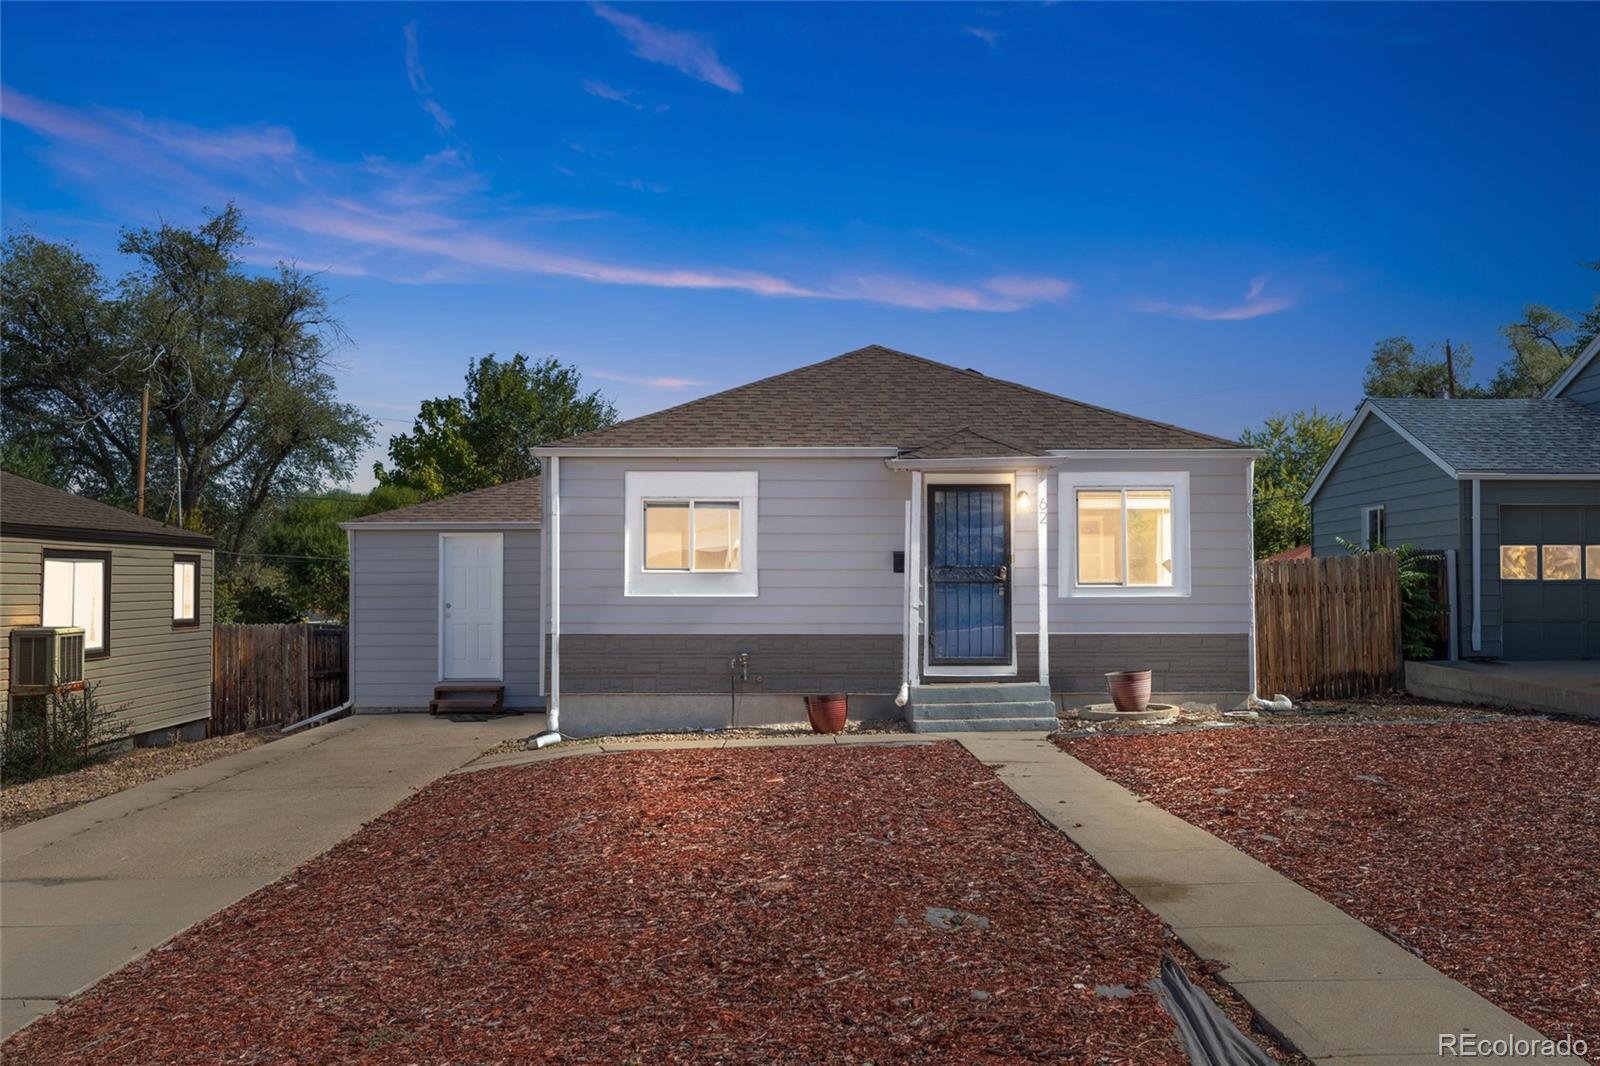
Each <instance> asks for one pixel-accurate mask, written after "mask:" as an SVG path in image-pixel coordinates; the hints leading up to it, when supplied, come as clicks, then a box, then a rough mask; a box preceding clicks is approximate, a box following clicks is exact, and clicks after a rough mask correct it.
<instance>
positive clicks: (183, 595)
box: [172, 555, 200, 626]
mask: <svg viewBox="0 0 1600 1066" xmlns="http://www.w3.org/2000/svg"><path fill="white" fill-rule="evenodd" d="M199 581H200V557H199V556H198V555H175V556H173V558H172V624H173V625H179V626H182V625H189V626H193V625H199V624H200V619H199V614H198V613H197V611H196V608H195V603H196V600H197V598H198V596H199V592H198V586H199Z"/></svg>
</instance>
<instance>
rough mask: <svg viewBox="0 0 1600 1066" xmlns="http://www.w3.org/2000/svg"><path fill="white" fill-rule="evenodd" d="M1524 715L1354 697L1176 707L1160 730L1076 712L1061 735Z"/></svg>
mask: <svg viewBox="0 0 1600 1066" xmlns="http://www.w3.org/2000/svg"><path fill="white" fill-rule="evenodd" d="M1527 717H1528V715H1527V714H1526V712H1521V711H1505V710H1497V709H1495V708H1492V707H1472V706H1468V705H1466V704H1460V703H1437V702H1435V701H1433V700H1422V699H1417V698H1416V697H1415V696H1408V695H1406V694H1405V693H1403V692H1402V693H1391V694H1389V695H1384V696H1357V697H1350V698H1347V699H1338V700H1305V701H1302V702H1297V703H1296V704H1295V705H1294V707H1293V709H1291V710H1287V711H1267V710H1258V711H1255V712H1253V713H1247V712H1242V711H1229V710H1226V709H1224V708H1221V707H1218V706H1216V705H1215V704H1210V703H1184V704H1180V705H1179V709H1178V718H1177V720H1176V721H1174V722H1169V723H1163V724H1162V725H1140V724H1138V723H1124V722H1115V721H1111V722H1095V721H1088V720H1085V719H1081V718H1079V717H1078V715H1077V712H1076V711H1075V710H1070V709H1069V710H1068V711H1066V712H1064V713H1063V714H1062V715H1061V735H1062V736H1063V737H1073V736H1104V735H1109V736H1143V735H1145V734H1148V733H1173V732H1186V731H1188V730H1191V729H1219V728H1234V727H1239V726H1250V725H1306V724H1321V725H1346V724H1349V725H1356V724H1371V723H1374V722H1417V723H1424V722H1483V721H1502V720H1507V719H1513V718H1527Z"/></svg>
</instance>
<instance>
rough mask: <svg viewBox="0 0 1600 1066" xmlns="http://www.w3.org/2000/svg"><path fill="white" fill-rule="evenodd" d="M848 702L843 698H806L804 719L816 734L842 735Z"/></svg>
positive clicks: (848, 708)
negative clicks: (806, 719) (809, 723)
mask: <svg viewBox="0 0 1600 1066" xmlns="http://www.w3.org/2000/svg"><path fill="white" fill-rule="evenodd" d="M849 710H850V701H849V700H848V699H847V698H845V697H844V696H807V697H806V717H807V718H810V719H811V728H812V729H813V730H815V731H816V732H818V733H843V732H844V723H845V718H846V717H848V715H849Z"/></svg>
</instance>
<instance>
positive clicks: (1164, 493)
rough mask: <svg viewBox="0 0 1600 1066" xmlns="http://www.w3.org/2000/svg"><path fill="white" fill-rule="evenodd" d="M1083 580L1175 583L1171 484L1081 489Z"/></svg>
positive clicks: (1105, 583) (1090, 582)
mask: <svg viewBox="0 0 1600 1066" xmlns="http://www.w3.org/2000/svg"><path fill="white" fill-rule="evenodd" d="M1077 504H1078V559H1077V565H1078V584H1080V585H1102V586H1123V587H1127V588H1162V587H1170V586H1171V585H1172V584H1173V582H1174V578H1175V576H1176V567H1175V564H1174V559H1173V506H1172V490H1171V489H1098V488H1097V489H1079V490H1078V496H1077Z"/></svg>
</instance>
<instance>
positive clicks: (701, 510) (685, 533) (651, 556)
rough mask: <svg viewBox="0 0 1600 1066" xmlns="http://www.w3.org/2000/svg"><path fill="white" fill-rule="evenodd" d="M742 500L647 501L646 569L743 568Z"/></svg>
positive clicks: (727, 570) (723, 570)
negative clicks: (740, 559)
mask: <svg viewBox="0 0 1600 1066" xmlns="http://www.w3.org/2000/svg"><path fill="white" fill-rule="evenodd" d="M740 529H741V522H740V515H739V501H738V500H646V501H644V568H645V569H646V570H679V571H689V572H696V573H706V572H712V573H730V572H732V573H737V572H738V570H739V532H740Z"/></svg>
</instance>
